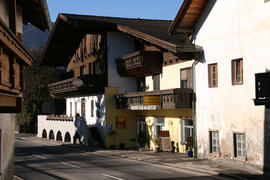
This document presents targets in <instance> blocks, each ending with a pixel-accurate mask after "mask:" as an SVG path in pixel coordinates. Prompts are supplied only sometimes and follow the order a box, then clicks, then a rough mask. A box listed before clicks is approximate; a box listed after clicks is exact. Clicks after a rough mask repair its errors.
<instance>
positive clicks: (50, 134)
mask: <svg viewBox="0 0 270 180" xmlns="http://www.w3.org/2000/svg"><path fill="white" fill-rule="evenodd" d="M49 139H54V133H53V130H50V133H49Z"/></svg>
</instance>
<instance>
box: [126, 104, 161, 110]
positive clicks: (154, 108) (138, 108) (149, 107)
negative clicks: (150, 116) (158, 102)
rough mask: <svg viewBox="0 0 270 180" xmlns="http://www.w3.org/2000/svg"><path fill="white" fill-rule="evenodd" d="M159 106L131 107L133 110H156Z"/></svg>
mask: <svg viewBox="0 0 270 180" xmlns="http://www.w3.org/2000/svg"><path fill="white" fill-rule="evenodd" d="M157 107H158V106H144V105H141V106H130V109H131V110H156V109H158V108H157Z"/></svg>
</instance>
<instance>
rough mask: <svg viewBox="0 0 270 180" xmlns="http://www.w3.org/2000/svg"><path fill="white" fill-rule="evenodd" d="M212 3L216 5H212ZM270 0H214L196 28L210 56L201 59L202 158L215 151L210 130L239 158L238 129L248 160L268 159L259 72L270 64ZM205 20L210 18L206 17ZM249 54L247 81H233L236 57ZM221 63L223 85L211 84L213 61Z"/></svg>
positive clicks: (224, 153) (223, 151)
mask: <svg viewBox="0 0 270 180" xmlns="http://www.w3.org/2000/svg"><path fill="white" fill-rule="evenodd" d="M211 6H212V7H213V8H212V9H211ZM269 18H270V3H264V0H260V1H258V0H238V1H235V0H226V1H210V3H209V4H208V7H206V10H205V12H204V13H203V15H202V17H201V19H200V20H199V22H198V23H197V27H196V29H195V31H196V32H198V33H197V35H195V36H196V37H195V42H196V44H198V45H201V46H203V49H204V56H205V57H204V58H203V59H202V62H200V63H198V64H197V65H196V69H195V73H196V88H195V91H196V96H197V102H196V116H197V143H198V144H197V146H198V158H211V157H213V156H216V155H214V154H211V153H210V150H209V147H210V144H209V142H210V138H209V131H211V130H215V131H218V132H219V150H220V152H219V154H217V156H220V157H224V158H233V159H238V158H235V155H234V142H233V133H244V134H245V143H246V156H245V157H244V158H243V159H242V160H244V161H247V162H248V163H252V164H256V165H260V166H262V165H263V164H264V161H265V157H264V154H265V152H264V145H265V138H267V137H266V136H265V132H264V125H265V121H266V119H267V117H268V118H269V115H267V113H266V112H267V110H266V109H265V107H264V106H255V105H254V102H253V99H254V98H255V73H261V72H265V71H267V69H269V68H270V61H269V59H270V54H269V49H270V39H269V36H270V21H269ZM204 20H205V21H204ZM238 58H243V84H242V85H232V67H231V61H232V60H234V59H238ZM211 63H217V67H218V87H216V88H209V87H208V64H211Z"/></svg>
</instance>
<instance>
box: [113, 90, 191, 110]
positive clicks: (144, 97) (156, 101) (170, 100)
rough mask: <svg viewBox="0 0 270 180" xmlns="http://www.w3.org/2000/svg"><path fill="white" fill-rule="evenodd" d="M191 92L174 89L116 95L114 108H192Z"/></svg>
mask: <svg viewBox="0 0 270 180" xmlns="http://www.w3.org/2000/svg"><path fill="white" fill-rule="evenodd" d="M192 95H193V90H192V89H189V88H175V89H168V90H159V91H146V92H134V93H127V94H119V95H116V96H115V98H116V107H117V108H118V109H130V110H154V109H181V108H192Z"/></svg>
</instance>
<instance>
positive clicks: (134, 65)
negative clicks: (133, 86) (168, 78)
mask: <svg viewBox="0 0 270 180" xmlns="http://www.w3.org/2000/svg"><path fill="white" fill-rule="evenodd" d="M162 59H163V55H162V53H161V52H160V51H136V52H134V53H131V54H128V55H126V56H123V57H121V58H119V59H116V63H117V69H118V73H119V74H120V75H121V76H146V75H152V74H158V73H161V71H162Z"/></svg>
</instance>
